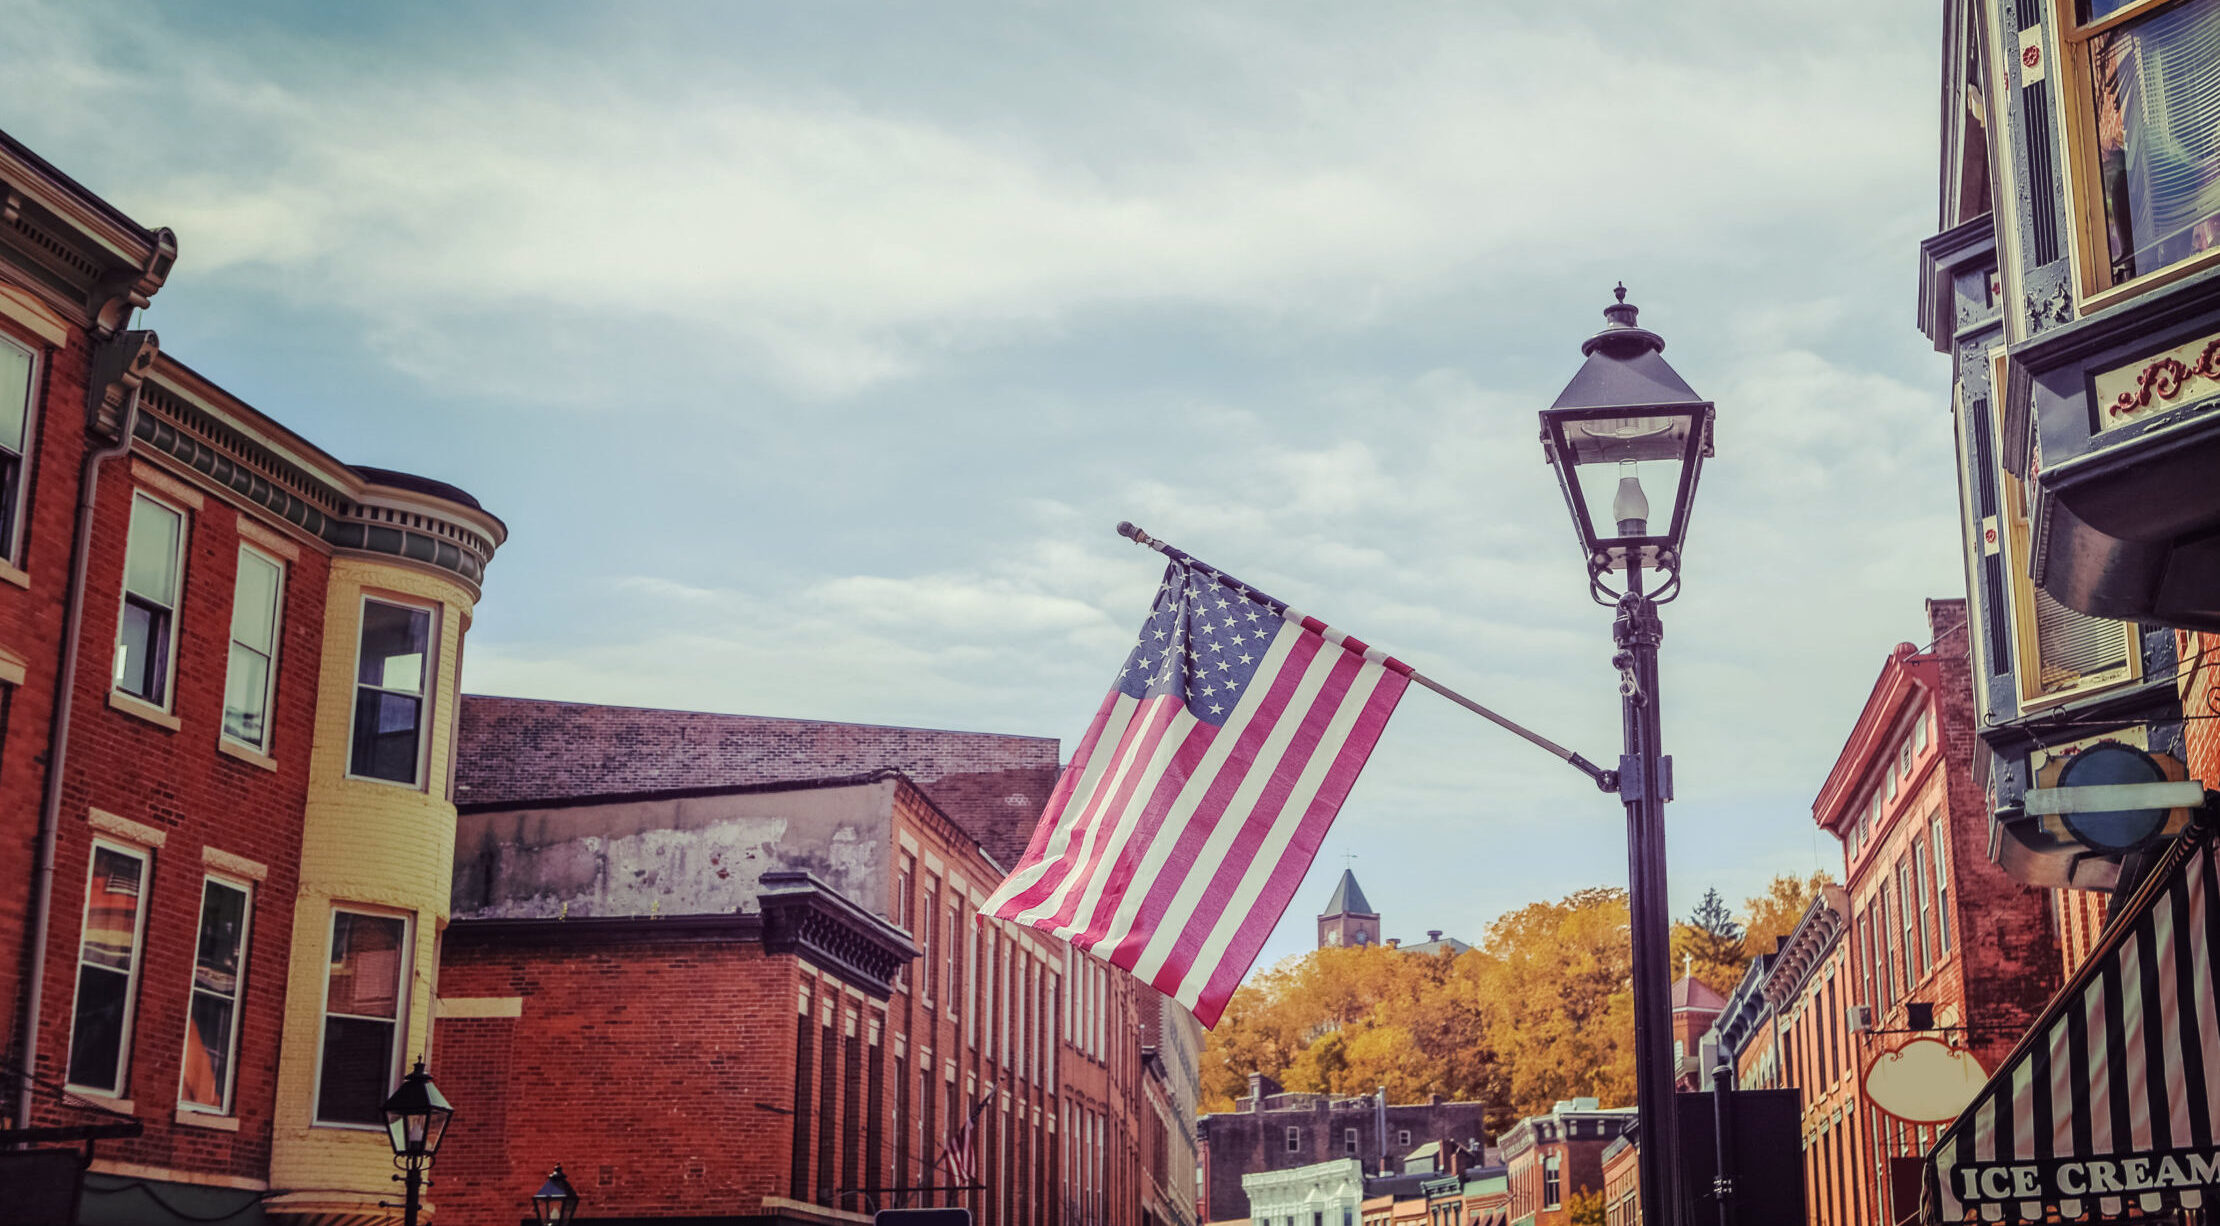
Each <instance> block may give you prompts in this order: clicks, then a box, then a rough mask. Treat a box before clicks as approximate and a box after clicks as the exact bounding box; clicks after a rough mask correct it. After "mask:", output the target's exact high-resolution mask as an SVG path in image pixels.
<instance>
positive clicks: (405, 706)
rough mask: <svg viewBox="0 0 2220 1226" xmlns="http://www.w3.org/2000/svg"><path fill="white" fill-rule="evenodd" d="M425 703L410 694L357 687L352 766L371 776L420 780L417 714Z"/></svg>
mask: <svg viewBox="0 0 2220 1226" xmlns="http://www.w3.org/2000/svg"><path fill="white" fill-rule="evenodd" d="M423 705H424V700H423V699H421V698H411V697H409V696H408V695H406V694H388V693H386V692H384V691H383V690H357V691H356V692H355V743H354V758H353V764H352V765H351V766H349V767H348V769H349V770H351V771H353V772H354V773H355V774H357V775H363V776H366V777H368V778H371V779H390V780H392V781H393V782H395V783H414V782H416V728H417V716H418V714H419V712H420V711H421V709H422V707H423Z"/></svg>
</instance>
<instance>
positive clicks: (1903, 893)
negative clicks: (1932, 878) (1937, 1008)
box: [1896, 840, 1927, 989]
mask: <svg viewBox="0 0 2220 1226" xmlns="http://www.w3.org/2000/svg"><path fill="white" fill-rule="evenodd" d="M1914 842H1915V845H1916V843H1917V840H1914ZM1918 875H1919V874H1918V873H1917V872H1915V871H1914V868H1913V864H1912V853H1911V852H1910V851H1906V852H1905V853H1904V854H1903V855H1901V856H1898V857H1897V858H1896V899H1897V902H1898V903H1900V904H1901V905H1900V906H1899V907H1898V908H1897V910H1898V911H1900V912H1901V913H1902V914H1903V917H1904V985H1905V987H1906V988H1907V989H1909V988H1910V987H1911V985H1913V984H1915V983H1918V982H1919V981H1920V980H1921V979H1924V978H1926V976H1927V930H1926V928H1925V926H1924V925H1923V923H1922V920H1923V918H1924V917H1923V914H1922V913H1923V911H1924V910H1925V903H1924V902H1923V901H1922V902H1914V901H1913V900H1914V899H1915V898H1917V897H1918V896H1919V895H1920V894H1921V893H1924V892H1925V891H1924V890H1922V889H1921V887H1920V885H1918V884H1915V881H1914V879H1915V878H1916V877H1917V876H1918ZM1914 950H1917V951H1918V953H1919V969H1918V970H1917V971H1914V970H1913V968H1912V953H1913V951H1914Z"/></svg>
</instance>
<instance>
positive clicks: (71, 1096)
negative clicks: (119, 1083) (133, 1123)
mask: <svg viewBox="0 0 2220 1226" xmlns="http://www.w3.org/2000/svg"><path fill="white" fill-rule="evenodd" d="M62 1105H63V1106H65V1107H90V1108H92V1109H93V1110H95V1111H112V1112H114V1113H115V1114H117V1115H137V1114H138V1113H139V1108H138V1105H137V1104H136V1103H133V1102H132V1101H131V1100H130V1099H128V1098H118V1097H116V1096H115V1095H113V1094H110V1093H108V1092H107V1091H105V1090H88V1089H86V1088H85V1087H83V1086H69V1087H67V1088H65V1089H64V1090H63V1091H62Z"/></svg>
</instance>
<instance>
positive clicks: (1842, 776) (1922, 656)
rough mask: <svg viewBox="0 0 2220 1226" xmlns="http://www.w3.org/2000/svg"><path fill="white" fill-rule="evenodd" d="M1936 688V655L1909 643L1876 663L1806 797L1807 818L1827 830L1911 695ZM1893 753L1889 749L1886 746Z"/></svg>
mask: <svg viewBox="0 0 2220 1226" xmlns="http://www.w3.org/2000/svg"><path fill="white" fill-rule="evenodd" d="M1941 689H1942V654H1941V653H1940V652H1933V651H1930V652H1924V653H1923V652H1921V651H1920V650H1919V649H1918V648H1915V647H1913V646H1912V645H1911V644H1910V643H1898V644H1897V645H1896V648H1895V650H1893V651H1891V652H1890V653H1889V658H1888V660H1887V661H1886V662H1885V663H1883V664H1882V665H1881V675H1880V676H1879V677H1876V678H1875V679H1874V681H1873V690H1872V692H1871V693H1869V694H1867V695H1866V699H1865V706H1863V707H1862V708H1860V709H1859V711H1858V718H1857V722H1856V723H1853V724H1852V725H1850V736H1849V739H1847V740H1846V741H1844V742H1843V745H1842V751H1841V752H1840V753H1838V754H1837V755H1835V764H1834V766H1833V767H1832V768H1831V769H1829V770H1828V772H1827V782H1826V783H1825V784H1823V785H1822V786H1821V787H1820V789H1819V795H1817V796H1816V797H1813V798H1812V802H1811V818H1812V821H1813V822H1814V823H1815V824H1817V825H1818V826H1819V828H1820V829H1822V830H1830V831H1831V830H1833V829H1834V828H1835V826H1836V825H1838V824H1840V822H1841V821H1842V820H1843V818H1844V817H1845V816H1846V815H1847V814H1848V813H1849V810H1850V795H1851V793H1852V792H1855V791H1857V790H1858V787H1859V785H1860V784H1862V783H1864V782H1865V776H1866V774H1867V773H1868V772H1869V771H1870V770H1871V769H1872V767H1873V763H1874V761H1875V759H1876V754H1877V753H1878V752H1879V748H1880V744H1881V741H1882V739H1883V738H1884V737H1886V736H1888V735H1889V734H1890V733H1892V732H1893V731H1895V728H1896V724H1897V721H1898V720H1899V719H1901V718H1902V717H1903V714H1904V711H1905V709H1906V708H1907V707H1909V706H1910V705H1911V704H1912V703H1913V701H1914V700H1916V699H1918V698H1919V697H1921V696H1922V695H1926V694H1931V693H1938V692H1940V691H1941ZM1892 752H1893V751H1892Z"/></svg>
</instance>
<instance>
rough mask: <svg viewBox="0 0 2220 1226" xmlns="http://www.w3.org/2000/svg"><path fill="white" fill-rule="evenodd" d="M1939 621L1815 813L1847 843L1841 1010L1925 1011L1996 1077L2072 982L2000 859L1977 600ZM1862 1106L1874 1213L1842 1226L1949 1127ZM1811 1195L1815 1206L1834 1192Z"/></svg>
mask: <svg viewBox="0 0 2220 1226" xmlns="http://www.w3.org/2000/svg"><path fill="white" fill-rule="evenodd" d="M1927 619H1928V624H1929V626H1930V628H1931V630H1932V632H1933V634H1934V636H1935V638H1934V642H1933V643H1932V644H1931V645H1930V646H1929V647H1928V648H1927V649H1926V650H1925V651H1921V650H1918V649H1915V648H1914V647H1912V645H1911V644H1908V643H1907V644H1900V645H1899V646H1898V647H1897V648H1896V649H1895V650H1894V651H1892V652H1891V653H1890V654H1889V657H1888V660H1887V661H1886V662H1885V663H1884V664H1883V665H1882V669H1881V675H1880V676H1879V678H1877V679H1876V681H1875V682H1874V686H1873V690H1872V692H1871V693H1870V694H1869V695H1868V697H1867V699H1866V703H1865V706H1864V708H1863V710H1861V711H1860V713H1859V716H1858V719H1857V721H1856V723H1855V724H1854V725H1853V727H1852V729H1851V733H1850V736H1849V739H1848V741H1847V743H1846V744H1845V745H1844V748H1843V751H1842V754H1841V756H1840V757H1839V758H1838V759H1837V761H1836V763H1835V766H1834V769H1833V770H1832V771H1831V772H1830V773H1829V775H1828V778H1827V783H1826V785H1825V786H1824V787H1823V788H1822V789H1821V791H1820V794H1819V797H1818V798H1817V799H1816V800H1815V801H1814V802H1813V806H1812V816H1813V819H1814V820H1815V821H1816V822H1818V824H1819V826H1820V828H1821V829H1823V830H1826V831H1827V832H1829V833H1830V834H1833V835H1834V836H1835V837H1836V838H1837V839H1839V840H1840V841H1841V843H1842V847H1843V858H1844V868H1845V870H1846V871H1845V877H1844V880H1845V883H1846V890H1847V902H1848V906H1849V907H1850V908H1851V916H1850V928H1849V932H1848V934H1847V935H1848V941H1849V950H1848V952H1849V964H1848V967H1847V969H1846V973H1845V974H1844V975H1843V976H1842V979H1843V982H1842V983H1841V985H1840V990H1839V992H1838V993H1837V999H1838V1000H1839V1001H1840V1003H1842V1004H1858V1005H1862V1006H1865V1007H1866V1009H1867V1010H1869V1013H1868V1014H1867V1016H1868V1018H1869V1019H1870V1023H1871V1025H1870V1026H1869V1027H1867V1028H1866V1030H1879V1031H1902V1030H1905V1029H1907V1028H1909V1026H1910V1023H1911V1018H1910V1013H1911V1010H1912V1009H1913V1008H1914V1007H1915V1006H1925V1007H1927V1008H1929V1009H1932V1011H1933V1019H1934V1020H1933V1024H1934V1025H1935V1026H1937V1027H1940V1028H1942V1029H1940V1030H1938V1031H1937V1032H1936V1037H1944V1036H1948V1037H1950V1038H1951V1039H1952V1041H1953V1042H1954V1043H1956V1044H1957V1045H1960V1046H1963V1047H1964V1048H1966V1049H1967V1050H1968V1051H1970V1052H1971V1053H1972V1055H1973V1057H1974V1058H1975V1059H1976V1060H1978V1061H1979V1062H1980V1065H1981V1067H1982V1068H1984V1069H1990V1070H1993V1069H1995V1068H1996V1067H1997V1066H1998V1064H1999V1062H2000V1061H2001V1060H2002V1059H2003V1057H2004V1055H2005V1054H2006V1053H2007V1052H2008V1051H2009V1050H2010V1049H2011V1048H2012V1046H2013V1045H2014V1044H2015V1043H2016V1042H2017V1041H2018V1039H2019V1036H2020V1035H2021V1033H2022V1032H2023V1031H2024V1030H2025V1029H2026V1027H2027V1026H2028V1024H2029V1023H2030V1022H2032V1021H2033V1020H2034V1018H2035V1016H2036V1014H2037V1013H2039V1012H2040V1011H2041V1009H2042V1007H2043V1004H2044V1003H2045V1002H2046V1001H2047V1000H2048V999H2049V998H2050V996H2051V994H2052V993H2053V992H2054V991H2056V990H2057V988H2058V985H2059V983H2060V981H2061V964H2060V958H2059V938H2058V929H2057V927H2056V925H2055V923H2054V915H2055V911H2054V908H2055V905H2056V904H2055V903H2054V902H2053V901H2052V899H2051V898H2049V897H2046V895H2045V892H2044V891H2041V890H2038V889H2035V888H2032V887H2030V886H2028V885H2025V884H2023V883H2021V882H2018V881H2015V880H2013V879H2012V877H2011V876H2010V875H2009V874H2008V873H2006V872H2005V870H2004V869H2002V868H2001V867H1999V866H1998V865H1997V864H1995V863H1993V862H1991V861H1990V859H1989V857H1988V855H1987V852H1988V848H1989V846H1990V837H1991V835H1990V823H1989V820H1988V819H1989V813H1988V805H1987V803H1986V800H1985V798H1984V797H1983V795H1982V793H1981V791H1980V789H1979V788H1978V787H1977V786H1976V784H1975V782H1974V776H1973V766H1974V762H1975V760H1976V757H1975V755H1976V753H1977V751H1979V750H1980V748H1981V746H1980V741H1979V740H1978V737H1977V728H1978V725H1977V723H1976V721H1975V718H1974V711H1973V699H1974V692H1975V691H1974V686H1973V679H1972V676H1971V674H1970V668H1969V662H1968V657H1967V630H1966V618H1965V602H1963V601H1960V600H1931V601H1929V602H1927ZM2062 892H2063V893H2075V894H2078V893H2081V891H2062ZM1961 1028H1962V1029H1961ZM1852 1037H1853V1039H1854V1042H1855V1050H1854V1053H1853V1054H1854V1056H1855V1059H1854V1061H1853V1063H1852V1068H1851V1071H1852V1072H1859V1071H1862V1070H1863V1068H1864V1067H1865V1066H1866V1065H1867V1064H1869V1063H1871V1062H1872V1061H1873V1060H1874V1059H1875V1058H1877V1057H1879V1056H1880V1055H1881V1054H1882V1052H1884V1051H1886V1050H1889V1049H1891V1048H1893V1047H1894V1046H1896V1045H1898V1044H1897V1042H1895V1041H1893V1040H1892V1037H1891V1036H1886V1035H1875V1034H1870V1033H1865V1032H1863V1031H1861V1032H1859V1033H1857V1034H1855V1035H1854V1036H1852ZM1899 1037H1900V1036H1899ZM1795 1084H1800V1085H1804V1086H1805V1087H1806V1090H1807V1094H1808V1093H1810V1092H1811V1090H1812V1088H1813V1087H1812V1084H1811V1083H1810V1082H1809V1081H1808V1080H1807V1081H1800V1082H1796V1083H1795ZM1856 1107H1857V1104H1855V1103H1852V1104H1849V1105H1848V1106H1847V1107H1846V1108H1845V1112H1846V1118H1847V1116H1848V1115H1850V1114H1856V1115H1857V1116H1858V1117H1859V1119H1858V1136H1857V1137H1856V1139H1855V1141H1854V1142H1852V1143H1851V1144H1850V1146H1849V1149H1850V1151H1851V1152H1852V1153H1854V1154H1855V1155H1857V1157H1858V1158H1859V1161H1860V1163H1861V1164H1862V1166H1861V1172H1860V1176H1859V1178H1858V1179H1857V1180H1856V1181H1854V1182H1855V1185H1856V1187H1857V1189H1858V1191H1859V1193H1860V1197H1861V1198H1862V1199H1860V1200H1857V1201H1855V1202H1854V1203H1859V1204H1864V1203H1867V1202H1869V1201H1870V1202H1874V1203H1873V1206H1872V1208H1871V1210H1870V1211H1869V1212H1862V1214H1861V1216H1856V1217H1852V1218H1846V1219H1839V1220H1850V1221H1860V1222H1862V1221H1867V1220H1872V1219H1873V1218H1874V1217H1878V1216H1879V1215H1881V1214H1882V1213H1884V1212H1885V1211H1886V1209H1887V1206H1885V1205H1881V1204H1878V1201H1879V1200H1880V1199H1885V1195H1886V1189H1887V1188H1888V1186H1889V1185H1888V1163H1889V1159H1891V1158H1910V1157H1916V1156H1917V1155H1919V1154H1922V1153H1925V1152H1926V1150H1927V1148H1928V1146H1929V1144H1931V1143H1932V1141H1933V1140H1934V1135H1935V1133H1936V1132H1937V1131H1939V1129H1938V1128H1937V1127H1935V1126H1933V1125H1932V1124H1926V1123H1906V1122H1904V1121H1901V1120H1897V1119H1895V1118H1894V1117H1891V1116H1889V1115H1887V1114H1886V1113H1885V1112H1882V1111H1879V1110H1876V1109H1872V1106H1871V1104H1870V1103H1866V1104H1865V1107H1866V1109H1865V1110H1863V1111H1862V1112H1860V1111H1857V1110H1856ZM1807 1186H1808V1187H1810V1188H1812V1189H1813V1191H1814V1195H1817V1194H1818V1192H1819V1190H1820V1189H1822V1188H1824V1187H1825V1186H1826V1184H1825V1183H1824V1181H1823V1180H1821V1179H1818V1178H1814V1179H1812V1180H1810V1181H1809V1182H1807Z"/></svg>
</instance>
